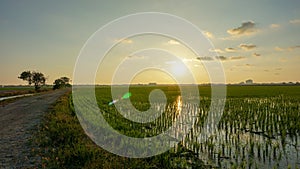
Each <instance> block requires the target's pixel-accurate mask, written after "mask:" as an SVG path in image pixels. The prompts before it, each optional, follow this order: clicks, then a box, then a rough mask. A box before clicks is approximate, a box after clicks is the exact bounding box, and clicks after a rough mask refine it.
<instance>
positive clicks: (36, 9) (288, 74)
mask: <svg viewBox="0 0 300 169" xmlns="http://www.w3.org/2000/svg"><path fill="white" fill-rule="evenodd" d="M138 12H162V13H169V14H172V15H176V16H178V17H181V18H184V19H186V20H187V21H189V22H191V23H192V24H194V25H196V26H197V27H198V28H199V29H201V30H202V31H203V34H204V35H205V36H206V37H207V38H208V39H209V40H210V41H211V43H212V44H213V46H214V47H215V48H214V49H212V50H214V51H215V52H217V53H218V56H215V59H217V60H219V61H220V62H221V63H222V64H223V67H224V72H225V77H226V82H227V83H239V82H241V81H245V80H247V79H253V80H254V82H259V83H263V82H290V81H291V82H297V81H300V75H299V74H300V73H299V72H300V1H299V0H287V1H282V0H253V1H250V0H248V1H237V0H225V1H200V0H190V1H182V0H173V1H172V0H164V1H159V0H152V1H144V0H131V1H121V0H120V1H115V0H111V1H89V3H85V1H32V0H28V1H11V0H7V1H5V0H3V1H1V2H0V57H1V62H0V72H1V78H0V85H9V84H26V83H25V82H23V81H21V80H20V79H18V78H17V77H18V75H19V74H20V73H21V72H22V71H24V70H35V71H40V72H42V73H44V74H45V75H46V77H47V78H48V79H47V84H52V83H53V81H54V80H55V79H57V78H59V77H61V76H68V77H70V78H71V79H72V76H73V71H74V67H75V63H76V59H77V57H78V55H79V52H80V50H81V48H82V47H83V46H84V44H85V43H86V41H87V40H88V39H89V37H90V36H91V35H92V34H93V33H95V32H96V31H97V30H98V29H99V28H101V27H102V26H104V25H105V24H107V23H109V22H111V21H113V20H115V19H117V18H120V17H123V16H125V15H129V14H134V13H138ZM145 22H146V21H145ZM111 39H112V40H117V39H114V37H111ZM146 42H147V43H146ZM148 43H152V44H151V45H153V44H155V45H154V46H155V47H156V48H162V49H164V50H172V51H176V52H177V54H178V55H180V56H181V57H182V58H181V59H182V62H183V63H185V64H187V65H189V66H190V67H191V69H193V70H194V71H195V72H196V73H195V74H194V75H195V76H196V79H197V81H198V83H207V82H209V80H208V78H207V75H205V73H203V72H205V69H203V67H202V62H209V59H208V58H207V57H206V56H194V55H193V53H191V52H190V51H188V50H186V48H185V47H184V46H183V45H182V44H181V43H179V42H178V41H176V40H174V39H172V38H167V37H160V36H150V35H145V36H138V37H131V38H128V39H125V40H123V41H121V42H120V43H119V46H116V47H115V48H113V49H112V50H111V52H110V53H108V54H107V56H106V58H105V60H103V62H102V63H101V64H100V65H99V69H98V73H97V78H96V83H101V84H103V83H105V84H107V83H110V81H111V75H112V74H113V72H114V71H115V67H114V66H113V65H118V64H119V62H118V60H120V59H121V60H122V59H123V60H124V59H127V60H128V61H126V62H128V63H129V62H132V64H134V63H136V64H137V63H138V64H144V63H145V64H146V63H148V62H149V61H151V60H153V57H154V58H158V57H160V56H162V55H167V54H166V53H164V52H162V51H154V52H153V51H152V52H150V53H149V52H148V51H147V50H145V51H140V52H139V53H135V54H132V53H131V54H128V55H127V54H125V53H123V55H122V50H126V49H127V48H132V47H133V46H136V45H140V46H142V47H144V48H147V47H149V44H148ZM151 45H150V46H151ZM118 50H119V51H118ZM151 57H152V58H151ZM132 64H131V65H132ZM129 65H130V64H129ZM161 66H162V67H170V70H174V71H173V73H176V74H180V73H182V72H184V70H183V69H182V68H181V66H182V65H180V64H178V63H177V62H172V60H165V62H164V64H162V65H161ZM172 68H174V69H172ZM120 69H121V68H120ZM123 69H125V72H126V71H130V70H131V66H127V67H126V63H124V65H123ZM199 72H200V73H199ZM201 72H202V73H201ZM153 73H154V74H155V75H156V76H155V77H152V76H151V74H153ZM182 74H183V75H184V73H182ZM202 75H203V76H202ZM147 82H161V83H173V81H172V78H170V77H168V75H167V74H165V73H163V72H159V71H157V70H152V72H151V71H145V72H141V73H140V74H138V75H137V76H136V77H135V78H134V79H133V83H147ZM121 83H122V81H121Z"/></svg>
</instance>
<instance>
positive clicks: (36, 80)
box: [18, 71, 46, 91]
mask: <svg viewBox="0 0 300 169" xmlns="http://www.w3.org/2000/svg"><path fill="white" fill-rule="evenodd" d="M18 78H19V79H22V80H25V81H28V84H29V85H31V84H32V83H33V84H34V89H35V90H36V91H38V90H39V89H40V88H41V85H45V82H46V78H45V76H44V74H43V73H41V72H34V71H33V72H31V71H24V72H22V73H21V74H20V76H19V77H18Z"/></svg>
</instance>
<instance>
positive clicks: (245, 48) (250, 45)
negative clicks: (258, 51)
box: [239, 44, 256, 50]
mask: <svg viewBox="0 0 300 169" xmlns="http://www.w3.org/2000/svg"><path fill="white" fill-rule="evenodd" d="M239 47H240V48H242V49H244V50H252V49H254V48H256V45H253V44H240V46H239Z"/></svg>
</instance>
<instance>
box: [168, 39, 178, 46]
mask: <svg viewBox="0 0 300 169" xmlns="http://www.w3.org/2000/svg"><path fill="white" fill-rule="evenodd" d="M168 44H170V45H180V42H178V41H177V40H173V39H171V40H169V41H168Z"/></svg>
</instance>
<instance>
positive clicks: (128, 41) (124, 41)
mask: <svg viewBox="0 0 300 169" xmlns="http://www.w3.org/2000/svg"><path fill="white" fill-rule="evenodd" d="M115 42H117V43H123V44H131V43H133V40H131V39H116V40H115Z"/></svg>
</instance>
